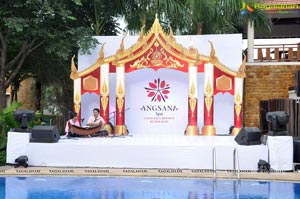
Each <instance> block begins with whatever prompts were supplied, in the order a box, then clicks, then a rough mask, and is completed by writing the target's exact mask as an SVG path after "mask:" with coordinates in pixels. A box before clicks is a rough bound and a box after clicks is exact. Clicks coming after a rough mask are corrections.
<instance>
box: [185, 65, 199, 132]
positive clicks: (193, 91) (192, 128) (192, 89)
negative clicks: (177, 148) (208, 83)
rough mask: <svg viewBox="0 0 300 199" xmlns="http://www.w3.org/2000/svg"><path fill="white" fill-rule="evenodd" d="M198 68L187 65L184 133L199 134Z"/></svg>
mask: <svg viewBox="0 0 300 199" xmlns="http://www.w3.org/2000/svg"><path fill="white" fill-rule="evenodd" d="M197 85H198V68H197V66H189V96H188V100H189V101H188V126H187V128H186V133H185V135H199V128H198V125H197V115H198V114H197V110H198V98H197V96H198V86H197Z"/></svg>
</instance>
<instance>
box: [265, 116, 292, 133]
mask: <svg viewBox="0 0 300 199" xmlns="http://www.w3.org/2000/svg"><path fill="white" fill-rule="evenodd" d="M266 119H267V122H268V127H269V133H270V134H272V135H287V134H288V132H287V123H288V122H289V114H288V113H287V112H285V111H274V112H268V113H267V115H266Z"/></svg>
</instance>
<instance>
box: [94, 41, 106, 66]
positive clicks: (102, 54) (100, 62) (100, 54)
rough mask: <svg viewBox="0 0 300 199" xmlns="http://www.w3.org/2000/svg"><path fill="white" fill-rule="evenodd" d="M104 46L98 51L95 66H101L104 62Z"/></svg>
mask: <svg viewBox="0 0 300 199" xmlns="http://www.w3.org/2000/svg"><path fill="white" fill-rule="evenodd" d="M105 44H106V42H104V43H103V44H102V46H101V49H100V51H99V57H98V59H97V61H96V63H97V65H101V64H102V63H103V62H104V45H105Z"/></svg>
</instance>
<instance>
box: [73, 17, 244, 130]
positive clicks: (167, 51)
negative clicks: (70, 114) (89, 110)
mask: <svg viewBox="0 0 300 199" xmlns="http://www.w3.org/2000/svg"><path fill="white" fill-rule="evenodd" d="M169 32H170V33H169V34H166V33H165V32H164V30H163V29H162V27H161V25H160V23H159V21H158V19H157V18H156V19H155V21H154V23H153V25H152V27H151V29H150V30H149V31H148V32H147V33H146V34H144V26H143V27H142V28H141V31H140V34H139V37H138V39H137V42H136V43H135V44H134V45H132V46H131V47H129V48H127V49H126V48H125V46H124V40H125V36H124V37H123V38H122V40H121V43H120V47H119V49H118V50H117V51H116V53H115V54H114V55H112V56H109V57H104V50H103V48H104V44H105V43H104V44H103V45H102V47H101V50H100V53H99V57H98V59H97V60H96V61H95V63H94V64H93V65H91V66H90V67H88V68H86V69H85V70H83V71H81V72H77V70H76V67H75V64H74V57H73V58H72V64H71V75H70V77H71V79H73V80H74V109H75V111H76V112H78V113H80V108H81V105H80V103H81V95H83V94H84V93H85V92H91V93H96V94H98V95H99V96H100V102H99V103H100V109H101V110H100V111H101V116H102V117H103V118H104V119H105V121H106V122H109V121H108V120H109V117H108V115H109V96H110V92H109V85H110V79H109V76H110V73H115V74H116V82H115V85H116V93H115V95H116V96H115V97H116V115H115V116H116V118H115V121H116V126H115V131H114V133H115V135H126V134H127V129H126V125H125V113H126V112H125V95H126V89H125V74H126V73H129V72H132V71H135V70H141V69H144V68H151V69H153V70H158V69H160V68H167V69H174V70H178V71H181V72H185V73H188V82H189V83H188V85H189V86H188V96H186V99H187V100H188V109H187V116H188V124H187V128H186V131H185V135H199V127H198V124H199V123H198V121H197V119H198V103H199V101H198V99H199V95H198V74H199V73H202V72H203V73H204V82H203V84H204V96H200V97H203V98H204V102H203V106H204V113H203V114H204V121H203V127H202V134H203V135H216V129H215V127H214V96H215V95H216V94H217V93H219V92H221V93H230V95H233V96H234V126H235V128H234V132H237V131H238V130H239V129H240V128H241V126H242V122H241V121H242V104H243V103H242V99H243V79H244V77H245V73H244V70H245V63H244V62H243V64H242V66H241V67H240V69H239V71H237V72H235V71H233V70H231V69H230V68H228V67H226V66H225V65H223V64H221V63H220V61H219V59H218V57H217V56H216V51H215V49H214V46H213V42H211V41H209V43H210V46H211V51H210V55H209V56H205V55H202V54H200V53H199V52H198V50H197V49H196V48H194V44H193V42H192V40H191V37H190V47H189V48H185V47H184V46H182V45H180V44H178V43H177V42H176V38H175V37H174V35H173V31H172V29H171V28H170V31H169ZM201 84H202V83H201ZM199 122H200V123H202V121H199Z"/></svg>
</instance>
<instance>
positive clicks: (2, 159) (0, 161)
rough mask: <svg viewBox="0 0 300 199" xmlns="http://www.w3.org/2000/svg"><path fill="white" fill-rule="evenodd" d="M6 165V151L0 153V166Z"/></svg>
mask: <svg viewBox="0 0 300 199" xmlns="http://www.w3.org/2000/svg"><path fill="white" fill-rule="evenodd" d="M3 165H6V151H5V150H4V151H0V166H3Z"/></svg>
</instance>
